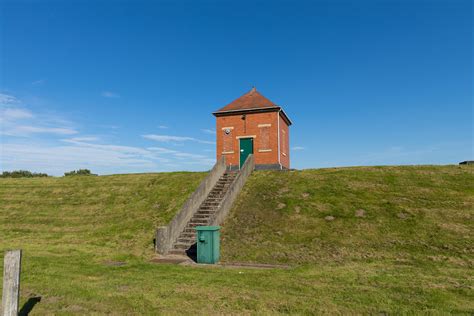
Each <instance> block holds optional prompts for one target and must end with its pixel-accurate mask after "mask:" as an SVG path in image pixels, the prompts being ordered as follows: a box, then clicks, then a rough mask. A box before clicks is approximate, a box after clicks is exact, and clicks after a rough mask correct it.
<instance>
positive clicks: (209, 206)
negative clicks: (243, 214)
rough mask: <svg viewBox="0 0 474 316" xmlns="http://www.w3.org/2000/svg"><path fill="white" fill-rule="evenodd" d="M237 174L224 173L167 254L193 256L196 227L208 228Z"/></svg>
mask: <svg viewBox="0 0 474 316" xmlns="http://www.w3.org/2000/svg"><path fill="white" fill-rule="evenodd" d="M237 175H238V172H229V171H226V172H225V173H224V174H223V175H222V176H221V177H220V178H219V180H218V181H217V183H216V184H215V185H214V187H213V188H212V190H211V191H210V192H209V194H208V196H207V198H206V199H205V200H204V202H202V204H201V205H200V206H199V209H198V210H197V211H196V213H194V215H193V217H192V218H191V219H190V220H189V222H188V223H187V225H186V226H185V228H184V230H183V231H182V232H181V234H180V235H179V236H178V239H177V240H176V242H175V243H174V244H173V247H172V249H171V250H170V252H169V254H173V255H193V254H194V253H195V247H193V246H194V245H195V243H196V229H195V227H196V226H208V225H210V224H211V223H212V220H213V219H214V214H215V213H216V211H217V209H218V207H219V205H220V203H221V202H222V199H223V197H224V195H225V194H226V192H227V190H228V189H229V187H230V185H231V184H232V182H233V181H234V179H235V177H236V176H237Z"/></svg>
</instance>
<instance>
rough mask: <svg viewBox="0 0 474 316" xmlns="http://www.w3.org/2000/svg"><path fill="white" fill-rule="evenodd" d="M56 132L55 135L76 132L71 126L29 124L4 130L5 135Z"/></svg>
mask: <svg viewBox="0 0 474 316" xmlns="http://www.w3.org/2000/svg"><path fill="white" fill-rule="evenodd" d="M39 133H40V134H56V135H71V134H77V133H78V132H77V131H76V130H74V129H71V128H61V127H38V126H29V125H20V126H15V127H14V128H13V129H10V130H8V131H6V132H5V134H6V135H11V136H15V135H17V136H26V135H29V134H39Z"/></svg>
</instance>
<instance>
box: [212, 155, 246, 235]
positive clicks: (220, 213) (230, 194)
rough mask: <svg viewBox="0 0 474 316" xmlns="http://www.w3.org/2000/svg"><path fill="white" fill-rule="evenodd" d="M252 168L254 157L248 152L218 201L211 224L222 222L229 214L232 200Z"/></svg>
mask: <svg viewBox="0 0 474 316" xmlns="http://www.w3.org/2000/svg"><path fill="white" fill-rule="evenodd" d="M254 169H255V157H254V155H252V154H250V155H248V157H247V159H246V160H245V163H244V165H243V166H242V168H241V169H240V171H239V173H238V174H237V176H236V177H235V179H234V181H232V184H231V185H230V186H229V188H228V189H227V192H226V193H225V194H224V197H223V198H222V201H221V203H219V206H218V207H217V210H216V212H215V214H214V217H213V219H212V224H211V225H216V226H218V225H221V224H222V223H223V222H224V220H225V218H226V216H227V214H229V212H230V209H231V208H232V204H233V203H234V200H235V199H236V198H237V196H238V195H239V193H240V191H241V190H242V188H243V187H244V185H245V182H246V181H247V179H248V177H249V176H250V174H251V173H252V171H253V170H254Z"/></svg>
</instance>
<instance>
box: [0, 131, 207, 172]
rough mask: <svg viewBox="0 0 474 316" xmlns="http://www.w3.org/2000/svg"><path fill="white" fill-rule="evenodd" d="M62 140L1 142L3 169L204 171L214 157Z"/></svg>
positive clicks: (0, 158)
mask: <svg viewBox="0 0 474 316" xmlns="http://www.w3.org/2000/svg"><path fill="white" fill-rule="evenodd" d="M78 138H80V137H76V138H69V139H62V140H61V141H62V144H38V143H35V142H26V143H24V142H23V143H6V144H3V145H2V155H1V157H0V162H1V163H0V166H1V169H2V170H18V169H26V170H31V171H37V172H46V173H48V174H52V175H62V174H63V173H64V172H65V171H70V170H75V169H79V168H88V169H91V170H92V171H93V172H96V173H100V174H110V173H129V172H158V171H172V170H196V169H197V170H207V169H209V168H210V167H212V165H213V164H214V163H215V159H214V158H210V157H207V156H204V155H199V154H193V153H187V152H180V151H176V150H172V149H167V148H163V147H149V148H141V147H135V146H122V145H115V144H97V143H88V142H85V141H78V140H77V139H78Z"/></svg>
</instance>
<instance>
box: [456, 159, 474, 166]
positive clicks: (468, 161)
mask: <svg viewBox="0 0 474 316" xmlns="http://www.w3.org/2000/svg"><path fill="white" fill-rule="evenodd" d="M459 164H460V165H474V160H465V161H462V162H460V163H459Z"/></svg>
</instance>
